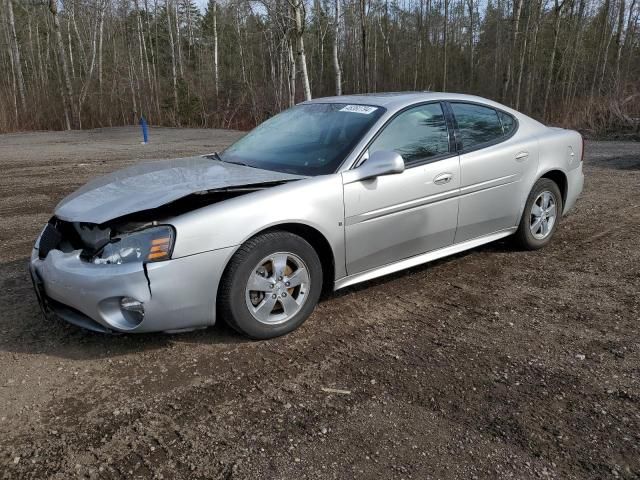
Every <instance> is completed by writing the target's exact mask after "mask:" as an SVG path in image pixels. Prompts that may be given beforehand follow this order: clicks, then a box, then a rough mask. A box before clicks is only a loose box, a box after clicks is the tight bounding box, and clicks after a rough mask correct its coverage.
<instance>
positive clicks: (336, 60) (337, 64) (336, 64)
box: [333, 0, 342, 95]
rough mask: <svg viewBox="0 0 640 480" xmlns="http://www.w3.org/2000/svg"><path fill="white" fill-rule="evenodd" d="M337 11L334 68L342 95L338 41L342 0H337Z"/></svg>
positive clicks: (338, 91) (337, 93) (337, 90)
mask: <svg viewBox="0 0 640 480" xmlns="http://www.w3.org/2000/svg"><path fill="white" fill-rule="evenodd" d="M335 2H336V11H335V16H334V20H333V69H334V71H335V79H336V95H342V72H341V71H340V59H339V58H338V42H339V41H340V0H335Z"/></svg>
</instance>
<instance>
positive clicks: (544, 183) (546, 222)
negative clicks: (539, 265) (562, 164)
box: [515, 178, 562, 250]
mask: <svg viewBox="0 0 640 480" xmlns="http://www.w3.org/2000/svg"><path fill="white" fill-rule="evenodd" d="M561 215H562V194H561V193H560V189H559V188H558V185H557V184H556V183H555V182H554V181H553V180H550V179H548V178H541V179H540V180H538V181H537V182H536V183H535V185H534V186H533V188H532V189H531V193H529V197H528V198H527V203H526V205H525V207H524V212H522V218H521V219H520V225H519V227H518V231H517V232H516V234H515V239H516V241H517V242H518V244H519V245H520V246H521V247H522V248H525V249H527V250H537V249H538V248H542V247H544V246H545V245H546V244H547V243H549V242H550V241H551V237H553V234H554V233H555V231H556V228H557V227H558V221H559V220H560V216H561Z"/></svg>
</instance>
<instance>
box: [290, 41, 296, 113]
mask: <svg viewBox="0 0 640 480" xmlns="http://www.w3.org/2000/svg"><path fill="white" fill-rule="evenodd" d="M288 52H289V106H290V107H293V106H294V105H295V104H296V60H295V58H294V56H293V44H292V43H291V42H289V48H288Z"/></svg>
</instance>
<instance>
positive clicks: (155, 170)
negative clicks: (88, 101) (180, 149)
mask: <svg viewBox="0 0 640 480" xmlns="http://www.w3.org/2000/svg"><path fill="white" fill-rule="evenodd" d="M301 178H305V177H302V176H299V175H291V174H288V173H280V172H274V171H271V170H262V169H258V168H252V167H245V166H243V165H235V164H231V163H225V162H221V161H218V160H212V159H209V158H206V157H200V156H198V157H188V158H178V159H175V160H159V161H152V162H144V163H139V164H136V165H133V166H131V167H128V168H125V169H123V170H118V171H116V172H113V173H110V174H108V175H105V176H103V177H99V178H96V179H95V180H92V181H90V182H89V183H87V184H86V185H84V186H83V187H81V188H79V189H78V190H76V191H75V192H74V193H72V194H71V195H69V196H68V197H66V198H65V199H63V200H62V201H61V202H60V203H59V204H58V206H57V207H56V209H55V215H56V216H57V217H58V218H60V219H61V220H66V221H69V222H88V223H97V224H100V223H104V222H106V221H107V220H111V219H114V218H118V217H121V216H123V215H128V214H130V213H135V212H139V211H142V210H149V209H152V208H157V207H160V206H162V205H166V204H167V203H170V202H173V201H175V200H178V199H180V198H182V197H186V196H187V195H190V194H192V193H197V192H204V191H208V190H216V189H224V188H232V187H240V186H244V185H259V184H261V183H271V182H280V181H287V180H297V179H301Z"/></svg>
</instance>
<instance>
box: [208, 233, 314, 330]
mask: <svg viewBox="0 0 640 480" xmlns="http://www.w3.org/2000/svg"><path fill="white" fill-rule="evenodd" d="M321 291H322V265H321V263H320V259H319V258H318V254H317V253H316V251H315V250H314V249H313V247H312V246H311V245H310V244H309V243H308V242H307V241H306V240H304V239H303V238H301V237H299V236H297V235H294V234H292V233H289V232H284V231H273V232H267V233H263V234H259V235H257V236H255V237H253V238H251V239H249V240H248V241H247V242H246V243H244V244H243V245H242V246H241V247H240V248H239V249H238V251H237V252H236V253H235V255H234V256H233V257H232V259H231V261H230V262H229V265H228V266H227V268H226V270H225V273H224V275H223V278H222V281H221V283H220V290H219V295H218V315H219V317H220V318H223V319H224V320H225V321H226V322H227V324H229V326H231V327H232V328H233V329H235V330H236V331H238V332H240V333H242V334H244V335H246V336H248V337H250V338H253V339H267V338H273V337H278V336H280V335H284V334H286V333H289V332H291V331H292V330H295V329H296V328H298V327H299V326H300V325H302V324H303V323H304V321H305V320H306V319H307V318H308V317H309V315H311V312H313V309H314V308H315V306H316V304H317V303H318V298H319V297H320V293H321Z"/></svg>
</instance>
